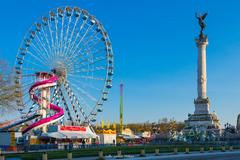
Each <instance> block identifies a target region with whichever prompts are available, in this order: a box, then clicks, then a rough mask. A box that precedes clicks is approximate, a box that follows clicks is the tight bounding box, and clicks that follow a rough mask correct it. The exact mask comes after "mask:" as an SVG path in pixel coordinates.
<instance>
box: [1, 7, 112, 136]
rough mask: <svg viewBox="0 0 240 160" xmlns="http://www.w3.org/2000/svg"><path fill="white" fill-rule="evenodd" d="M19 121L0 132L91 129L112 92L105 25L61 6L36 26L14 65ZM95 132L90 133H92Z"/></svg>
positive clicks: (108, 40)
mask: <svg viewBox="0 0 240 160" xmlns="http://www.w3.org/2000/svg"><path fill="white" fill-rule="evenodd" d="M14 69H15V86H16V89H15V93H16V96H17V101H16V105H17V109H18V111H19V112H20V114H21V118H19V119H15V120H13V121H11V122H8V123H6V124H5V125H2V126H1V128H0V131H8V130H11V129H13V128H16V127H17V128H19V130H20V131H21V132H22V134H26V133H29V132H30V131H33V130H36V129H38V128H40V130H41V133H46V132H47V127H48V125H60V126H73V127H74V126H85V127H86V126H87V127H89V128H91V130H92V131H93V129H92V127H91V126H92V123H94V122H95V121H96V116H97V114H98V113H99V112H103V103H104V102H105V101H107V99H108V94H109V90H110V88H111V87H112V76H113V51H112V46H111V42H110V39H109V37H108V34H107V32H106V31H105V29H104V27H103V25H102V24H101V23H100V22H99V21H98V20H97V19H96V18H95V17H94V16H92V15H90V14H89V13H88V12H87V11H86V10H83V9H80V8H78V7H68V6H67V7H60V8H57V9H55V10H52V11H50V12H49V14H48V15H46V16H43V17H41V18H40V19H39V21H38V22H36V23H34V24H33V25H32V26H31V27H30V29H29V31H28V32H27V34H26V35H25V37H24V39H23V41H22V43H21V45H20V48H19V51H18V54H17V56H16V62H15V68H14ZM93 132H94V131H93Z"/></svg>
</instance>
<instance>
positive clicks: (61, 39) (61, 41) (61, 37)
mask: <svg viewBox="0 0 240 160" xmlns="http://www.w3.org/2000/svg"><path fill="white" fill-rule="evenodd" d="M61 18H62V23H61V24H62V25H61V26H62V27H61V35H60V47H59V50H60V51H59V52H60V53H59V54H61V55H63V53H62V49H63V28H64V19H65V18H64V17H61Z"/></svg>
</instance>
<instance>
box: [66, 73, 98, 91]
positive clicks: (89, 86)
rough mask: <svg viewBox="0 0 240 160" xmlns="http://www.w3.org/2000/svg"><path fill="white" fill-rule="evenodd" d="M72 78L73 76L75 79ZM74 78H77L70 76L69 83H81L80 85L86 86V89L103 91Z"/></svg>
mask: <svg viewBox="0 0 240 160" xmlns="http://www.w3.org/2000/svg"><path fill="white" fill-rule="evenodd" d="M71 76H73V77H71ZM74 77H76V76H74V75H69V76H68V79H69V81H71V82H74V83H76V84H79V83H80V84H82V86H86V87H88V88H91V89H94V90H96V91H101V89H100V88H96V87H94V86H92V85H90V84H88V83H84V82H82V81H77V80H76V78H74Z"/></svg>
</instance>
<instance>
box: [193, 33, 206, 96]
mask: <svg viewBox="0 0 240 160" xmlns="http://www.w3.org/2000/svg"><path fill="white" fill-rule="evenodd" d="M196 44H197V47H198V79H197V82H198V98H201V99H205V98H207V69H206V47H207V45H208V39H207V37H206V36H205V37H201V38H199V39H196Z"/></svg>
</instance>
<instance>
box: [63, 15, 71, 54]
mask: <svg viewBox="0 0 240 160" xmlns="http://www.w3.org/2000/svg"><path fill="white" fill-rule="evenodd" d="M71 14H72V13H71ZM71 22H72V16H70V17H69V18H68V24H67V30H66V33H65V37H64V47H63V50H62V53H63V55H64V56H66V53H65V50H66V47H67V42H68V32H69V28H70V24H71Z"/></svg>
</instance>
